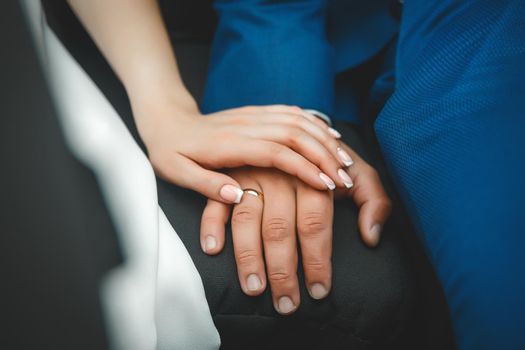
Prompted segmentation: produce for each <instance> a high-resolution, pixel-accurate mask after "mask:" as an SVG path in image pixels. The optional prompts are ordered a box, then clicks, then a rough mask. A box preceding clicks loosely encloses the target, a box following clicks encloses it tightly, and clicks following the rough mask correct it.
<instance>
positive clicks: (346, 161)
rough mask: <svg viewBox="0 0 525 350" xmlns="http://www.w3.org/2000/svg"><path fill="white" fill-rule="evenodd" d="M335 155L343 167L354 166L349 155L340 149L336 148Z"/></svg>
mask: <svg viewBox="0 0 525 350" xmlns="http://www.w3.org/2000/svg"><path fill="white" fill-rule="evenodd" d="M337 155H338V156H339V159H341V161H342V162H343V164H344V165H345V166H350V165H352V164H354V161H353V160H352V157H350V155H349V154H348V153H347V152H346V151H345V150H344V149H342V148H341V147H338V148H337Z"/></svg>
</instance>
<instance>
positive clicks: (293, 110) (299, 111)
mask: <svg viewBox="0 0 525 350" xmlns="http://www.w3.org/2000/svg"><path fill="white" fill-rule="evenodd" d="M288 108H289V110H290V112H291V113H294V114H302V113H303V110H302V108H300V107H298V106H288Z"/></svg>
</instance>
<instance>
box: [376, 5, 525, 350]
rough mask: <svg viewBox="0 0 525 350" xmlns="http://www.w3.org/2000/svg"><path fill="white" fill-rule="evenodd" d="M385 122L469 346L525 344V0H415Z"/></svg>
mask: <svg viewBox="0 0 525 350" xmlns="http://www.w3.org/2000/svg"><path fill="white" fill-rule="evenodd" d="M375 127H376V132H377V136H378V139H379V141H380V144H381V146H382V149H383V152H384V155H385V158H386V160H387V162H388V166H389V168H390V170H391V173H392V174H393V176H394V179H395V181H396V184H397V188H398V190H399V191H400V192H401V195H402V197H403V199H404V201H405V203H406V204H407V206H408V210H409V212H410V215H411V217H412V219H413V222H414V223H415V225H416V226H417V230H418V232H419V234H420V235H421V238H422V240H423V242H424V245H425V247H426V249H427V252H428V255H429V256H430V259H431V261H432V263H433V265H434V267H435V268H436V270H437V272H438V275H439V278H440V280H441V283H442V285H443V287H444V290H445V294H446V297H447V300H448V303H449V307H450V311H451V318H452V321H453V326H454V330H455V334H456V338H457V343H458V345H459V348H460V349H469V350H470V349H525V215H524V213H523V209H524V208H525V206H524V199H525V185H524V183H525V1H523V0H498V1H494V0H479V1H450V0H447V1H445V0H440V1H429V0H419V1H417V0H407V1H406V2H405V8H404V11H403V20H402V25H401V31H400V36H399V45H398V51H397V64H396V87H395V93H394V95H393V96H392V97H391V98H390V99H389V101H388V103H387V105H386V107H385V108H384V109H383V111H382V113H381V114H380V116H379V117H378V119H377V120H376V125H375Z"/></svg>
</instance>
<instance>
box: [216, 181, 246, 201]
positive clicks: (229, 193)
mask: <svg viewBox="0 0 525 350" xmlns="http://www.w3.org/2000/svg"><path fill="white" fill-rule="evenodd" d="M243 194H244V192H243V190H241V189H240V188H239V187H236V186H233V185H224V186H222V187H221V190H220V192H219V195H220V196H221V198H222V199H224V200H226V201H228V202H233V203H237V204H238V203H240V202H241V199H242V195H243Z"/></svg>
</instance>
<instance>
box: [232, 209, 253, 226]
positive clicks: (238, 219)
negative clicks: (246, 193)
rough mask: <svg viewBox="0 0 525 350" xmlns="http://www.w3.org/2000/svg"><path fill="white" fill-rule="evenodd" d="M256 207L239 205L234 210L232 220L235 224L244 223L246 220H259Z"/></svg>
mask: <svg viewBox="0 0 525 350" xmlns="http://www.w3.org/2000/svg"><path fill="white" fill-rule="evenodd" d="M256 213H257V212H256V210H255V208H253V207H251V206H248V205H244V206H242V207H237V210H235V211H234V212H233V215H232V222H233V223H234V224H243V223H246V222H253V221H255V220H257V214H256Z"/></svg>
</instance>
